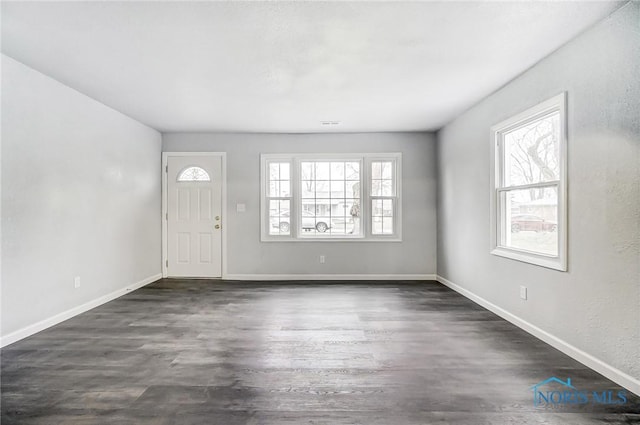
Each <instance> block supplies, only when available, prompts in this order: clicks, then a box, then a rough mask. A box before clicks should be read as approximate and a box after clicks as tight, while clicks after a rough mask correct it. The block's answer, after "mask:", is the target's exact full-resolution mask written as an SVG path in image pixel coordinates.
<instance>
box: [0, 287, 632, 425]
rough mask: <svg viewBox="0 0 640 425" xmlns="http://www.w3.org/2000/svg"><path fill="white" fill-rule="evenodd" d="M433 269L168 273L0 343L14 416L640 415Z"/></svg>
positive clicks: (368, 418)
mask: <svg viewBox="0 0 640 425" xmlns="http://www.w3.org/2000/svg"><path fill="white" fill-rule="evenodd" d="M551 376H556V377H558V378H559V379H562V380H566V378H571V383H572V384H573V385H574V386H575V387H576V388H578V389H581V390H582V389H584V390H589V391H591V390H599V391H604V390H609V389H610V390H614V393H615V392H617V391H620V390H622V389H621V388H620V387H619V386H617V385H616V384H614V383H613V382H611V381H609V380H607V379H606V378H604V377H602V376H601V375H599V374H597V373H595V372H593V371H591V370H590V369H587V368H586V367H584V366H582V365H581V364H580V363H578V362H576V361H574V360H572V359H570V358H569V357H567V356H565V355H564V354H562V353H560V352H559V351H557V350H555V349H554V348H551V347H550V346H548V345H547V344H545V343H543V342H541V341H539V340H537V339H536V338H534V337H532V336H530V335H529V334H527V333H525V332H524V331H521V330H520V329H518V328H516V327H515V326H513V325H511V324H510V323H508V322H506V321H504V320H502V319H500V318H499V317H497V316H495V315H494V314H493V313H490V312H488V311H486V310H484V309H482V308H481V307H479V306H477V305H476V304H474V303H472V302H471V301H468V300H467V299H465V298H463V297H462V296H460V295H458V294H456V293H455V292H453V291H451V290H449V289H448V288H446V287H444V286H442V285H440V284H438V283H435V282H374V283H353V282H342V283H314V282H297V283H266V282H256V283H253V282H225V281H197V280H191V281H189V280H161V281H158V282H156V283H154V284H152V285H149V286H147V287H145V288H142V289H140V290H138V291H135V292H133V293H130V294H128V295H126V296H124V297H122V298H119V299H117V300H115V301H112V302H110V303H108V304H105V305H103V306H101V307H98V308H96V309H94V310H91V311H89V312H87V313H84V314H82V315H80V316H78V317H75V318H73V319H71V320H68V321H66V322H64V323H61V324H60V325H58V326H55V327H53V328H50V329H48V330H46V331H44V332H41V333H39V334H37V335H34V336H32V337H30V338H27V339H24V340H22V341H20V342H18V343H15V344H13V345H11V346H8V347H5V348H4V349H3V350H2V397H1V398H2V400H1V401H2V407H1V409H2V424H3V425H9V424H47V425H52V424H56V425H57V424H73V425H75V424H114V425H117V424H141V425H144V424H180V425H189V424H220V425H234V424H256V425H258V424H265V425H266V424H296V425H297V424H337V425H342V424H366V425H383V424H384V425H387V424H388V425H403V424H434V423H437V424H467V425H482V424H573V425H584V424H600V423H602V424H632V423H633V424H640V400H639V398H638V397H636V396H633V395H632V394H631V393H630V392H628V391H627V398H628V401H627V403H626V404H623V405H605V404H598V403H593V402H589V403H588V404H580V405H578V404H574V405H566V406H560V407H550V406H544V407H541V406H538V407H534V405H533V392H532V390H531V389H530V387H531V386H532V385H534V384H536V383H538V382H540V381H543V380H544V379H546V378H549V377H551Z"/></svg>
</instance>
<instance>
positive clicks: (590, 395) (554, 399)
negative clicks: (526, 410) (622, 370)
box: [529, 376, 627, 407]
mask: <svg viewBox="0 0 640 425" xmlns="http://www.w3.org/2000/svg"><path fill="white" fill-rule="evenodd" d="M529 389H530V390H532V391H533V405H534V407H539V406H545V407H546V406H551V407H558V406H566V405H580V404H587V403H589V402H592V403H597V404H624V403H626V402H627V397H626V393H625V391H624V390H623V391H618V392H617V393H616V392H614V391H613V390H605V391H583V390H579V389H577V388H576V387H574V386H573V384H572V383H571V378H567V380H566V381H563V380H562V379H559V378H556V377H555V376H552V377H550V378H547V379H545V380H544V381H541V382H538V383H537V384H535V385H533V386H531V387H530V388H529Z"/></svg>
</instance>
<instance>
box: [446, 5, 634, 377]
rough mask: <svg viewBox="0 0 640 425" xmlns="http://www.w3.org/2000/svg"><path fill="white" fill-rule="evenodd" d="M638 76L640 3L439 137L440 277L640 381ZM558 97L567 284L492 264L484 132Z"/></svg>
mask: <svg viewBox="0 0 640 425" xmlns="http://www.w3.org/2000/svg"><path fill="white" fill-rule="evenodd" d="M639 76H640V3H637V2H632V3H629V4H627V5H626V6H624V7H623V8H622V9H620V10H619V11H617V12H615V13H614V14H613V15H611V16H610V17H609V18H607V19H606V20H604V21H603V22H601V23H599V24H598V25H596V26H595V27H593V28H592V29H590V30H589V31H587V32H586V33H584V34H582V35H580V36H579V37H577V38H576V39H574V40H573V41H571V42H569V43H568V44H567V45H565V46H563V47H562V48H560V49H559V50H558V51H556V52H555V53H553V54H552V55H550V56H549V57H547V58H546V59H544V60H542V61H541V62H540V63H538V64H537V65H536V66H534V67H533V68H532V69H530V70H529V71H527V72H526V73H524V74H523V75H521V76H520V77H519V78H517V79H516V80H514V81H512V82H511V83H509V84H508V85H507V86H505V87H504V88H502V89H501V90H499V91H498V92H496V93H495V94H493V95H492V96H489V97H488V98H487V99H485V100H483V101H482V102H480V103H479V104H478V105H476V106H475V107H473V108H471V109H470V110H469V111H467V112H466V113H465V114H463V115H462V116H460V117H459V118H457V119H456V120H455V121H453V122H452V123H450V124H449V125H447V126H446V127H445V128H444V129H443V130H441V131H440V132H439V134H438V138H439V140H438V164H439V176H438V196H439V210H438V274H440V275H441V276H443V277H445V278H447V279H449V280H451V281H452V282H454V283H456V284H458V285H460V286H462V287H463V288H465V289H467V290H469V291H471V292H473V293H475V294H477V295H479V296H481V297H483V298H485V299H487V300H488V301H490V302H492V303H494V304H496V305H498V306H499V307H502V308H503V309H505V310H507V311H509V312H511V313H513V314H515V315H517V316H519V317H521V318H523V319H524V320H526V321H529V322H530V323H532V324H534V325H536V326H538V327H540V328H542V329H543V330H545V331H547V332H549V333H551V334H553V335H555V336H557V337H559V338H561V339H563V340H564V341H566V342H568V343H570V344H572V345H574V346H575V347H577V348H579V349H581V350H583V351H585V352H587V353H588V354H591V355H592V356H595V357H596V358H598V359H600V360H602V361H604V362H606V363H608V364H609V365H612V366H614V367H615V368H618V369H620V370H621V371H623V372H626V373H627V374H629V375H631V376H633V377H635V378H637V379H640V355H639V353H640V77H639ZM562 91H566V92H567V93H568V132H569V138H568V155H569V156H568V178H569V180H568V187H569V197H568V202H569V205H568V208H569V233H568V236H569V239H568V243H569V251H568V267H569V270H568V272H566V273H562V272H558V271H554V270H549V269H545V268H542V267H538V266H533V265H529V264H525V263H520V262H517V261H514V260H510V259H506V258H501V257H496V256H492V255H490V254H489V191H490V188H489V173H490V170H489V149H490V143H491V142H490V132H489V128H490V127H491V125H493V124H496V123H498V122H500V121H501V120H503V119H505V118H508V117H509V116H511V115H514V114H516V113H518V112H520V111H522V110H524V109H527V108H528V107H530V106H533V105H535V104H537V103H538V102H540V101H543V100H545V99H547V98H549V97H551V96H553V95H555V94H558V93H560V92H562ZM520 285H526V286H528V288H529V300H528V301H523V300H520V299H519V295H518V294H519V292H518V291H519V286H520Z"/></svg>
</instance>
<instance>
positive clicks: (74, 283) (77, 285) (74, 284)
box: [73, 276, 80, 289]
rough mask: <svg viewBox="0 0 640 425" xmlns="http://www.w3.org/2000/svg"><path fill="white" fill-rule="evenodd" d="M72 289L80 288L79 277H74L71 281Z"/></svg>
mask: <svg viewBox="0 0 640 425" xmlns="http://www.w3.org/2000/svg"><path fill="white" fill-rule="evenodd" d="M73 287H74V288H76V289H77V288H79V287H80V276H76V277H75V278H74V279H73Z"/></svg>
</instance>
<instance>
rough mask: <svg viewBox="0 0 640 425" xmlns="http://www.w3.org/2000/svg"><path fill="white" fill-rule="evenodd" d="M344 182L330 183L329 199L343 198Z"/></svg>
mask: <svg viewBox="0 0 640 425" xmlns="http://www.w3.org/2000/svg"><path fill="white" fill-rule="evenodd" d="M344 197H345V196H344V180H342V181H333V180H332V181H331V198H332V199H335V198H344Z"/></svg>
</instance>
